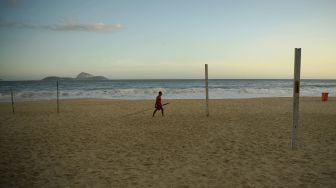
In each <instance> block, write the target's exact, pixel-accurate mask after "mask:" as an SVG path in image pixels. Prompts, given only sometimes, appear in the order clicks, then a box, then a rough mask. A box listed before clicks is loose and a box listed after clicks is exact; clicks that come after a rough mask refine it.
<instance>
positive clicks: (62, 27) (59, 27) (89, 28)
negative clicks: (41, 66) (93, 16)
mask: <svg viewBox="0 0 336 188" xmlns="http://www.w3.org/2000/svg"><path fill="white" fill-rule="evenodd" d="M0 28H9V29H10V28H14V29H45V30H52V31H85V32H112V31H117V30H121V29H123V28H124V26H123V25H122V24H119V23H118V24H106V23H103V22H98V23H93V24H83V23H74V22H68V23H63V24H54V25H40V24H31V23H21V22H2V21H1V22H0Z"/></svg>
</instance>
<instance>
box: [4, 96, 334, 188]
mask: <svg viewBox="0 0 336 188" xmlns="http://www.w3.org/2000/svg"><path fill="white" fill-rule="evenodd" d="M163 102H170V104H169V105H167V106H165V113H166V116H165V117H161V114H160V113H157V114H156V117H154V118H152V117H151V115H152V110H153V106H154V101H153V100H142V101H140V100H139V101H136V100H131V101H122V100H62V101H61V103H60V104H61V106H60V114H57V113H56V101H38V102H19V103H17V104H16V113H15V115H13V114H12V113H11V105H10V104H9V103H1V104H0V113H1V115H0V155H1V156H0V178H1V180H0V187H83V186H87V187H336V98H329V101H328V102H321V99H320V98H301V100H300V111H301V112H300V127H299V140H298V142H299V148H298V149H297V150H292V149H291V147H290V144H291V142H290V140H291V129H292V119H291V118H292V99H291V98H260V99H236V100H211V101H210V117H206V116H205V102H204V100H164V98H163Z"/></svg>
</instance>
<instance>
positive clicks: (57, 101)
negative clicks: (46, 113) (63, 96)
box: [56, 80, 59, 113]
mask: <svg viewBox="0 0 336 188" xmlns="http://www.w3.org/2000/svg"><path fill="white" fill-rule="evenodd" d="M56 85H57V113H59V91H58V80H57V82H56Z"/></svg>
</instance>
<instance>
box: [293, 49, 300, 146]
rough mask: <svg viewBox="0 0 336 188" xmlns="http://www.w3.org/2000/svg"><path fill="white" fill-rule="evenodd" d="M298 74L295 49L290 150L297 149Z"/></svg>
mask: <svg viewBox="0 0 336 188" xmlns="http://www.w3.org/2000/svg"><path fill="white" fill-rule="evenodd" d="M300 72H301V48H295V59H294V83H293V130H292V149H295V148H296V147H297V137H298V136H297V134H298V127H299V102H300Z"/></svg>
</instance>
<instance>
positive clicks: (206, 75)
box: [205, 64, 209, 116]
mask: <svg viewBox="0 0 336 188" xmlns="http://www.w3.org/2000/svg"><path fill="white" fill-rule="evenodd" d="M205 102H206V107H205V111H206V116H209V87H208V64H205Z"/></svg>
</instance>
